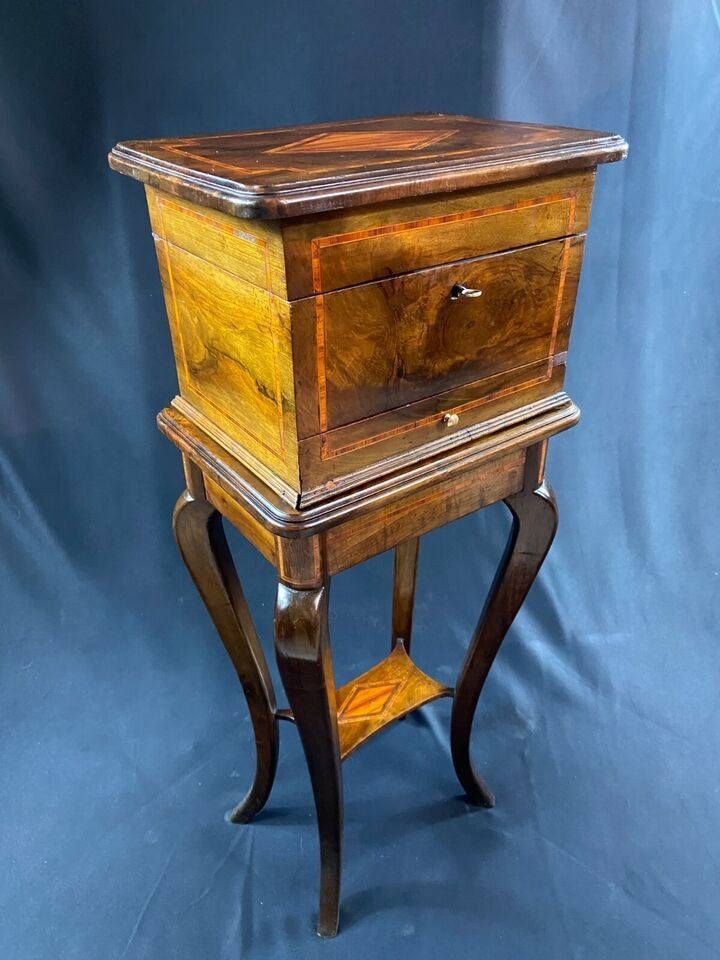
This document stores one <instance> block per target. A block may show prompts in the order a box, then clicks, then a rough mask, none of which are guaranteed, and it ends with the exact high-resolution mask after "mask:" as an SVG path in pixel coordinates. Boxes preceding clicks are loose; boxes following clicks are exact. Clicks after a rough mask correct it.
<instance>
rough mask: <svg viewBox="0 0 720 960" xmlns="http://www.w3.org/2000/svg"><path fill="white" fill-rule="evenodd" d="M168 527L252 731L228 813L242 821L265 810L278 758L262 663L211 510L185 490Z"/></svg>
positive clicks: (270, 695) (272, 701) (273, 715)
mask: <svg viewBox="0 0 720 960" xmlns="http://www.w3.org/2000/svg"><path fill="white" fill-rule="evenodd" d="M173 529H174V531H175V538H176V540H177V544H178V547H179V549H180V553H181V555H182V558H183V560H184V561H185V563H186V565H187V568H188V570H189V571H190V575H191V576H192V578H193V580H194V581H195V586H196V587H197V589H198V592H199V594H200V596H201V597H202V599H203V601H204V602H205V606H206V607H207V609H208V613H209V614H210V617H211V619H212V621H213V623H214V624H215V627H216V629H217V631H218V633H219V634H220V639H221V640H222V642H223V643H224V645H225V649H226V650H227V652H228V654H229V656H230V659H231V660H232V662H233V666H234V667H235V670H236V672H237V675H238V679H239V680H240V683H241V684H242V688H243V691H244V693H245V697H246V699H247V704H248V708H249V710H250V719H251V721H252V725H253V731H254V733H255V750H256V753H257V758H256V760H257V762H256V770H255V777H254V780H253V783H252V786H251V787H250V790H249V791H248V793H247V795H246V796H245V798H244V799H243V800H242V801H241V802H240V803H239V804H238V805H237V807H236V808H235V809H234V810H233V811H232V812H231V813H230V819H231V820H232V821H233V822H234V823H247V822H248V821H249V820H251V819H252V818H253V817H254V816H255V814H256V813H258V812H259V811H260V810H262V808H263V807H264V806H265V802H266V800H267V798H268V796H269V795H270V790H271V789H272V785H273V781H274V779H275V771H276V769H277V759H278V735H277V719H276V710H275V694H274V691H273V686H272V680H271V679H270V674H269V672H268V668H267V663H266V662H265V657H264V655H263V652H262V647H261V646H260V641H259V640H258V638H257V634H256V633H255V627H254V626H253V622H252V619H251V617H250V612H249V610H248V608H247V603H246V602H245V596H244V594H243V592H242V588H241V586H240V582H239V581H238V578H237V574H236V572H235V567H234V565H233V562H232V558H231V556H230V551H229V550H228V546H227V541H226V539H225V534H224V532H223V529H222V518H221V516H220V514H219V513H218V512H217V510H215V509H214V508H213V506H212V505H211V504H210V503H208V502H207V501H206V500H203V499H195V498H194V497H193V495H192V494H191V493H190V492H189V491H186V492H185V493H184V494H183V495H182V496H181V497H180V499H179V500H178V503H177V506H176V507H175V513H174V515H173Z"/></svg>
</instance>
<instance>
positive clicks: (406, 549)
mask: <svg viewBox="0 0 720 960" xmlns="http://www.w3.org/2000/svg"><path fill="white" fill-rule="evenodd" d="M419 548H420V538H419V537H414V538H413V539H412V540H405V541H404V542H403V543H399V544H398V545H397V546H396V547H395V562H394V565H393V606H392V643H391V649H393V650H394V649H395V647H396V646H397V645H398V643H400V642H402V643H403V645H404V647H405V650H406V652H407V653H410V639H411V634H412V618H413V607H414V605H415V578H416V576H417V561H418V550H419Z"/></svg>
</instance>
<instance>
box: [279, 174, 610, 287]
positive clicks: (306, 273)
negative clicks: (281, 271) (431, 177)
mask: <svg viewBox="0 0 720 960" xmlns="http://www.w3.org/2000/svg"><path fill="white" fill-rule="evenodd" d="M592 184H593V174H592V173H591V172H583V173H573V174H566V175H564V176H556V177H548V178H545V179H544V180H536V181H532V182H529V183H520V184H512V185H511V186H504V187H494V188H492V189H485V190H475V191H472V192H466V193H463V194H456V195H453V196H451V197H439V198H438V197H435V198H432V199H426V200H423V201H417V200H416V201H414V202H413V203H411V204H407V203H406V204H394V205H386V206H385V207H376V208H373V209H368V210H364V211H360V212H350V213H345V214H343V215H337V214H335V215H329V216H327V217H325V218H315V219H314V220H312V221H309V222H303V221H300V222H299V223H291V224H289V225H286V226H284V227H283V243H284V248H285V257H286V263H287V268H288V296H289V298H290V299H295V298H300V297H305V296H309V295H311V294H313V293H322V292H325V291H330V290H338V289H340V288H342V287H350V286H353V285H354V284H358V283H365V282H367V281H370V280H377V279H383V278H385V277H388V276H395V275H398V274H402V273H410V272H412V271H415V270H421V269H424V268H426V267H432V266H437V265H439V264H444V263H451V262H453V261H456V260H464V259H468V258H471V257H477V256H480V255H482V254H488V253H496V252H498V251H502V250H510V249H512V248H514V247H519V246H524V245H528V244H531V243H541V242H543V241H545V240H553V239H557V238H561V237H565V236H569V235H571V234H573V233H583V232H584V231H585V230H586V229H587V221H588V211H589V206H590V200H591V193H592Z"/></svg>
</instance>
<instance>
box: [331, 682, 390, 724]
mask: <svg viewBox="0 0 720 960" xmlns="http://www.w3.org/2000/svg"><path fill="white" fill-rule="evenodd" d="M402 685H403V681H402V680H398V681H397V682H396V683H366V684H355V686H354V689H353V691H352V693H351V694H350V696H349V697H348V698H347V700H346V701H345V702H344V703H343V705H342V709H341V710H340V711H339V713H338V716H341V717H342V718H343V720H345V721H348V720H364V719H365V718H366V717H376V716H379V715H380V714H383V713H385V711H386V710H387V708H388V707H389V706H390V703H391V702H392V699H393V697H394V696H395V694H396V693H397V692H398V690H399V689H400V687H402Z"/></svg>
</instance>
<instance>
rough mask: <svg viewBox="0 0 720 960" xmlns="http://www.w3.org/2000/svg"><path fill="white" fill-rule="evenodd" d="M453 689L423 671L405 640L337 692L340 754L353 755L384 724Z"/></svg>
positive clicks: (448, 693)
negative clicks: (415, 662) (414, 661)
mask: <svg viewBox="0 0 720 960" xmlns="http://www.w3.org/2000/svg"><path fill="white" fill-rule="evenodd" d="M452 694H453V691H452V690H451V688H450V687H446V686H445V685H444V684H442V683H438V682H437V680H433V678H432V677H429V676H428V675H427V674H426V673H423V672H422V670H420V669H419V668H418V667H416V666H415V664H414V663H413V662H412V660H411V659H410V657H409V656H408V655H407V653H406V651H405V647H404V646H403V644H402V643H399V644H398V645H397V646H396V647H395V648H394V650H393V651H392V653H390V655H389V656H387V657H385V659H384V660H381V661H380V663H377V664H375V666H374V667H372V668H371V669H370V670H368V671H367V672H366V673H363V674H362V675H361V676H359V677H356V678H355V679H354V680H351V681H350V683H346V684H345V685H344V686H342V687H340V688H339V689H338V690H337V693H336V702H337V719H338V734H339V738H340V756H341V757H342V759H343V760H344V759H345V757H347V756H348V755H349V754H351V753H352V752H353V750H355V748H356V747H359V746H360V744H361V743H364V742H365V741H366V740H367V739H368V738H369V737H372V736H373V734H375V733H377V732H378V731H379V730H382V728H383V727H385V726H387V725H388V724H389V723H392V722H393V721H394V720H399V719H400V717H404V716H405V714H406V713H410V712H411V711H412V710H416V709H417V708H418V707H421V706H422V705H423V704H425V703H429V702H430V701H431V700H437V698H438V697H451V696H452Z"/></svg>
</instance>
